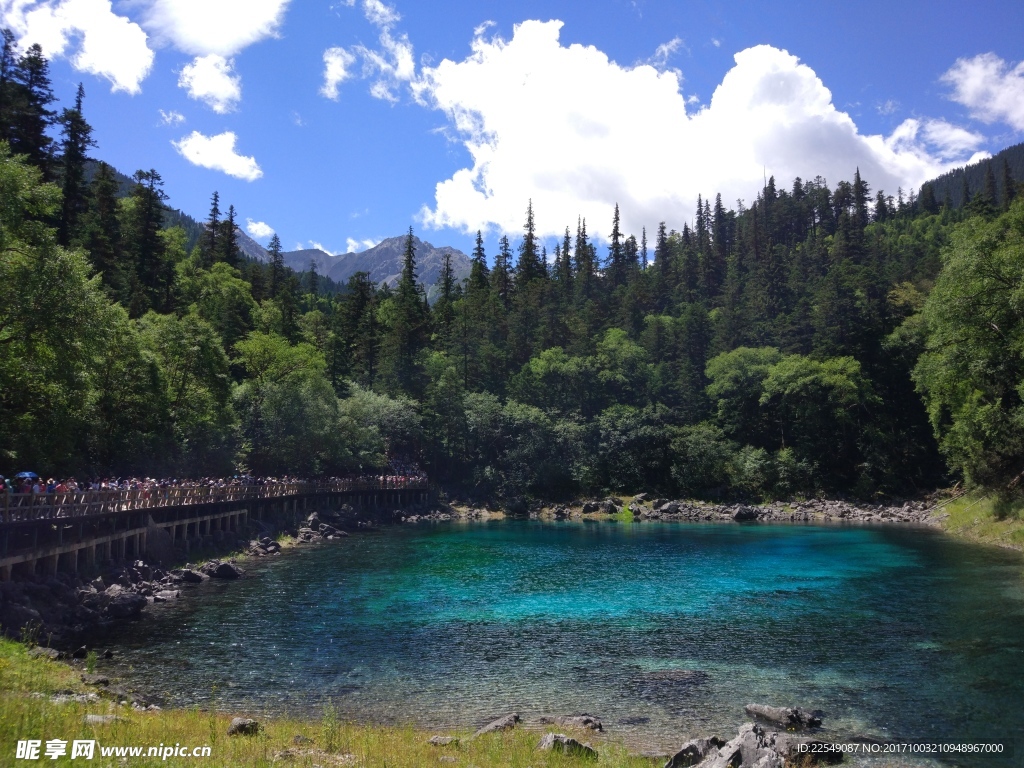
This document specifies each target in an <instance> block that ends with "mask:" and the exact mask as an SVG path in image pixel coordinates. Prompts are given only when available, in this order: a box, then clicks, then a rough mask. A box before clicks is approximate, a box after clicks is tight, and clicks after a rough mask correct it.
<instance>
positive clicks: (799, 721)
mask: <svg viewBox="0 0 1024 768" xmlns="http://www.w3.org/2000/svg"><path fill="white" fill-rule="evenodd" d="M744 709H745V710H746V712H747V714H748V715H753V716H754V717H759V718H761V719H762V720H767V721H768V722H769V723H772V724H773V725H778V726H780V727H782V728H785V729H786V730H787V731H790V730H799V729H802V728H817V727H818V726H820V725H821V718H820V717H818V716H817V715H816V714H814V713H813V712H808V711H807V710H804V709H800V708H799V707H771V706H768V705H767V704H747V706H746V707H744Z"/></svg>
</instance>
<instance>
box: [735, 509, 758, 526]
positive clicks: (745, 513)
mask: <svg viewBox="0 0 1024 768" xmlns="http://www.w3.org/2000/svg"><path fill="white" fill-rule="evenodd" d="M732 519H733V520H735V521H736V522H737V523H745V522H749V521H751V520H757V510H756V509H754V508H753V507H740V508H739V509H737V510H736V512H735V514H733V516H732Z"/></svg>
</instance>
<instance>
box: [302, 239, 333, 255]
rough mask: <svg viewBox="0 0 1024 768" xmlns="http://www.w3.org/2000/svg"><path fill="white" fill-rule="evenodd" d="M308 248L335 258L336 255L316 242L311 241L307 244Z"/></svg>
mask: <svg viewBox="0 0 1024 768" xmlns="http://www.w3.org/2000/svg"><path fill="white" fill-rule="evenodd" d="M309 247H310V248H315V249H316V250H318V251H323V252H324V253H326V254H328V255H330V256H337V255H338V254H336V253H335V252H334V251H331V250H329V249H328V248H325V247H324V246H323V243H318V242H317V241H316V240H311V241H310V243H309Z"/></svg>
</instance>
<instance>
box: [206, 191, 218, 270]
mask: <svg viewBox="0 0 1024 768" xmlns="http://www.w3.org/2000/svg"><path fill="white" fill-rule="evenodd" d="M219 234H220V194H219V193H218V192H217V191H216V190H214V192H213V197H212V198H211V200H210V216H209V218H207V220H206V237H205V238H203V245H202V246H201V251H202V254H203V263H204V264H205V265H206V266H210V265H211V264H213V262H214V261H216V260H217V242H218V235H219Z"/></svg>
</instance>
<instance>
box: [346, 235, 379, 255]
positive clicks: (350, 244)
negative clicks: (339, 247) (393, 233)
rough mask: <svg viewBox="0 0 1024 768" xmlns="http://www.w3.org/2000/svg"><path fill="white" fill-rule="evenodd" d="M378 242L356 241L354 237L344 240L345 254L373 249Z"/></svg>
mask: <svg viewBox="0 0 1024 768" xmlns="http://www.w3.org/2000/svg"><path fill="white" fill-rule="evenodd" d="M379 242H380V240H356V239H355V238H354V237H349V238H346V239H345V251H346V253H358V252H359V251H365V250H366V249H367V248H373V246H375V245H376V244H377V243H379Z"/></svg>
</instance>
